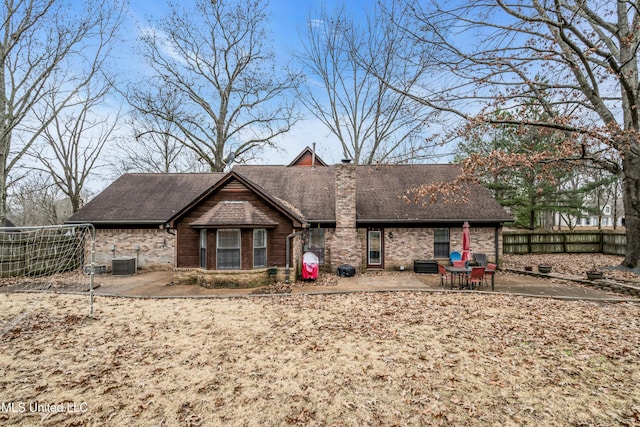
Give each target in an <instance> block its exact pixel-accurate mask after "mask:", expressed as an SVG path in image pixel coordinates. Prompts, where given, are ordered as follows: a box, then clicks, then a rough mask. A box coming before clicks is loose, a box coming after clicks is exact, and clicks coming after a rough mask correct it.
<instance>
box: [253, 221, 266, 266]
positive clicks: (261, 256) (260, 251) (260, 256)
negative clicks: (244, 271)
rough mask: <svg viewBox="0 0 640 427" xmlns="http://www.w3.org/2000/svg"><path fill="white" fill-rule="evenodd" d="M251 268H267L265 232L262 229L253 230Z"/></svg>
mask: <svg viewBox="0 0 640 427" xmlns="http://www.w3.org/2000/svg"><path fill="white" fill-rule="evenodd" d="M253 266H254V267H266V266H267V230H265V229H264V228H256V229H255V230H253Z"/></svg>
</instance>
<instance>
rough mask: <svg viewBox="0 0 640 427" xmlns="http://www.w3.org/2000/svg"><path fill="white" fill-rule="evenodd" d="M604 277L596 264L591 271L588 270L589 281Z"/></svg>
mask: <svg viewBox="0 0 640 427" xmlns="http://www.w3.org/2000/svg"><path fill="white" fill-rule="evenodd" d="M603 277H604V273H603V272H602V271H600V270H598V267H596V265H595V264H594V265H593V266H592V267H591V270H587V279H589V280H598V279H602V278H603Z"/></svg>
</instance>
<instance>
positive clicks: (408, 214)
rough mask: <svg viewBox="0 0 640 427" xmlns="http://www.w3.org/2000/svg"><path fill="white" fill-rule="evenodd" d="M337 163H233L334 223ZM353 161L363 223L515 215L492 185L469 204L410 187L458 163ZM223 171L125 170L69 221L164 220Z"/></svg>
mask: <svg viewBox="0 0 640 427" xmlns="http://www.w3.org/2000/svg"><path fill="white" fill-rule="evenodd" d="M336 167H340V166H328V167H316V168H311V167H287V166H249V165H238V166H235V167H234V169H233V170H234V172H235V173H236V174H238V175H239V176H241V177H243V178H245V179H247V180H248V181H250V182H251V183H253V184H254V185H256V186H257V187H258V188H260V189H261V190H262V191H263V192H264V194H267V195H269V196H270V197H271V198H272V199H273V200H275V201H278V202H279V203H280V204H281V205H283V206H285V207H288V208H290V207H294V208H295V209H296V212H299V213H301V214H302V216H303V217H304V219H305V220H306V221H307V222H310V223H311V222H327V223H330V222H335V178H334V177H335V168H336ZM355 168H356V188H357V190H356V210H357V219H358V221H360V222H362V223H367V222H370V223H375V222H397V223H404V222H407V223H410V222H425V221H429V222H459V221H470V222H472V223H473V222H504V221H510V220H511V216H510V215H509V214H508V213H507V212H506V211H505V210H504V209H503V208H502V207H501V206H500V205H499V204H498V202H497V201H496V200H495V199H494V198H493V197H491V195H490V193H489V192H488V190H486V189H485V188H484V187H482V186H480V185H477V184H474V185H471V186H470V191H469V194H468V195H469V200H468V202H466V203H453V202H442V201H439V202H435V203H431V202H428V201H427V202H426V203H414V202H413V201H412V200H410V199H411V197H410V195H409V194H408V193H407V190H410V189H411V188H415V187H418V186H420V185H423V184H430V183H436V182H450V181H453V180H454V179H455V178H456V177H457V176H458V175H459V173H460V169H459V167H458V166H456V165H432V164H430V165H379V166H364V165H358V166H355ZM224 176H225V174H222V173H217V174H213V173H208V174H127V175H123V176H122V177H120V178H119V179H118V180H116V181H115V182H114V183H113V184H111V185H110V186H109V187H107V188H106V189H105V190H104V191H103V192H102V193H100V194H99V195H98V196H96V197H95V198H94V199H93V200H92V201H91V202H89V203H88V204H87V205H86V206H85V207H84V208H83V209H81V210H80V211H79V212H78V213H76V214H75V215H74V216H73V217H71V218H70V219H69V221H68V222H74V223H79V222H91V223H94V224H112V225H117V224H163V223H164V222H165V221H167V220H168V219H170V218H171V217H173V216H174V215H175V214H176V212H178V211H180V210H181V209H183V208H185V207H186V206H188V205H189V204H190V203H191V202H193V201H194V200H195V199H196V198H197V197H198V196H201V195H202V194H203V193H205V192H206V191H207V190H208V189H210V188H211V187H213V186H214V185H215V184H216V183H217V182H218V181H220V179H222V177H224ZM407 196H409V197H407ZM244 213H245V212H244V211H243V214H244ZM238 215H239V214H238ZM201 220H202V221H205V219H204V218H201ZM211 221H214V222H215V220H214V219H211V218H209V219H207V220H206V221H205V222H207V223H208V224H209V223H211Z"/></svg>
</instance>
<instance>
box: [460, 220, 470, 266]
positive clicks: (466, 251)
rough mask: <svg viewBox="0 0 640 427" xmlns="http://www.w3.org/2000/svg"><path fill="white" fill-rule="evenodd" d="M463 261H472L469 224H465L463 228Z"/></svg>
mask: <svg viewBox="0 0 640 427" xmlns="http://www.w3.org/2000/svg"><path fill="white" fill-rule="evenodd" d="M462 261H464V262H467V261H471V236H470V233H469V223H468V222H467V221H465V222H464V225H463V226H462Z"/></svg>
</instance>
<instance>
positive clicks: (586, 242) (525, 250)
mask: <svg viewBox="0 0 640 427" xmlns="http://www.w3.org/2000/svg"><path fill="white" fill-rule="evenodd" d="M502 239H503V240H502V252H503V253H505V254H552V253H604V254H610V255H623V256H624V255H625V247H626V243H627V238H626V235H625V234H624V233H620V232H612V231H602V230H593V231H554V232H538V231H513V232H512V231H505V232H503V233H502Z"/></svg>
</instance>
